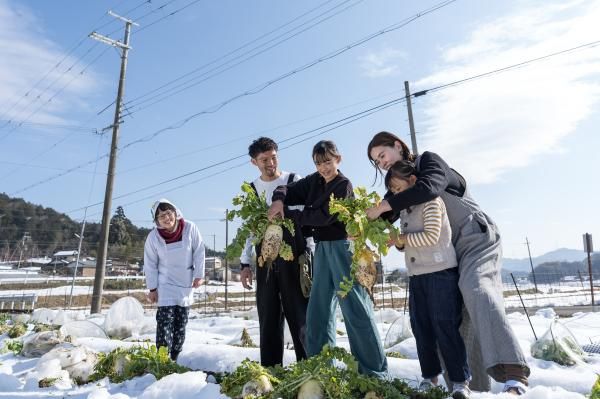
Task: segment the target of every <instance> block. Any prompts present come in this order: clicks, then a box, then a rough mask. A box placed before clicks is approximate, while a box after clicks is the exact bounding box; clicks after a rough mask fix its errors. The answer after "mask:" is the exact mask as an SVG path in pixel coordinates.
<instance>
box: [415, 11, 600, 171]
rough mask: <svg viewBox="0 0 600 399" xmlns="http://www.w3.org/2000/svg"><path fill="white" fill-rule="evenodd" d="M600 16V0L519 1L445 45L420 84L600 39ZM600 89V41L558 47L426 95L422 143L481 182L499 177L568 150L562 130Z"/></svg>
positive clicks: (587, 109)
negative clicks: (587, 46) (434, 68)
mask: <svg viewBox="0 0 600 399" xmlns="http://www.w3.org/2000/svg"><path fill="white" fill-rule="evenodd" d="M559 3H560V4H559ZM598 21H600V1H593V2H582V1H570V2H564V1H562V2H557V3H556V4H549V2H546V1H544V2H535V3H534V2H531V1H527V2H524V1H521V2H518V3H516V6H515V11H514V14H512V15H507V16H504V17H502V18H499V19H497V20H495V21H491V22H488V23H485V24H482V25H480V26H478V27H476V28H475V29H474V30H473V32H472V33H471V35H470V37H469V38H468V39H467V40H466V41H465V42H464V43H461V44H460V45H456V46H453V47H450V48H447V49H445V50H443V53H442V54H441V63H440V65H439V66H438V68H437V69H438V72H436V73H434V74H432V75H431V76H428V77H426V78H424V79H422V80H421V81H419V82H417V84H416V85H415V86H416V88H415V89H413V90H414V91H416V90H420V89H423V88H428V87H432V86H436V85H439V84H444V83H448V82H452V81H455V80H459V79H462V78H465V77H468V76H473V75H477V74H480V73H483V72H487V71H490V70H494V69H497V68H499V67H504V66H509V65H512V64H516V63H519V62H522V61H525V60H529V59H533V58H536V57H539V56H543V55H546V54H550V53H553V52H557V51H561V50H564V49H567V48H571V47H575V46H577V45H581V44H584V43H589V42H592V41H594V40H598V39H599V38H600V36H598V30H597V26H598ZM599 98H600V53H599V52H598V47H595V48H592V49H587V50H580V51H576V52H572V53H569V54H566V55H561V56H557V57H553V58H551V59H549V60H545V61H540V62H537V63H534V64H531V65H530V66H526V67H523V68H519V69H516V70H512V71H510V72H505V73H500V74H496V75H493V76H490V77H486V78H483V79H478V80H474V81H471V82H468V83H466V84H462V85H458V86H456V87H454V88H449V89H446V90H442V91H439V92H435V93H431V94H430V95H428V96H426V97H424V99H425V101H426V102H427V106H426V107H425V108H426V109H427V111H426V123H425V126H426V129H425V131H426V134H425V135H424V136H423V140H421V141H422V142H423V143H420V147H421V148H434V149H435V151H437V152H440V153H442V155H443V156H444V157H446V158H447V159H448V160H449V161H450V162H451V164H452V165H453V166H454V167H456V168H457V169H459V170H461V171H462V172H464V174H465V175H467V176H468V177H469V180H470V181H471V182H473V183H489V182H493V181H495V180H496V179H497V178H498V176H499V175H501V174H502V173H503V172H505V171H507V170H510V169H514V168H520V167H523V166H526V165H528V164H529V163H530V162H532V160H533V159H534V158H535V157H538V156H542V155H544V154H548V153H552V152H556V151H560V145H561V140H563V139H564V138H565V137H566V136H568V135H569V134H571V133H573V132H574V131H575V129H576V127H577V126H578V124H579V123H580V122H582V121H583V120H584V119H585V118H586V117H587V116H588V115H589V114H590V113H591V112H592V110H593V107H594V105H595V104H596V102H597V101H598V99H599ZM466 153H468V156H465V154H466Z"/></svg>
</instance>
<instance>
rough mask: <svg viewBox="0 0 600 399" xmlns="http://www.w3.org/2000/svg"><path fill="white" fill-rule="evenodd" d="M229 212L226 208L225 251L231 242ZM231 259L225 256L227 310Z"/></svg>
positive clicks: (226, 305)
mask: <svg viewBox="0 0 600 399" xmlns="http://www.w3.org/2000/svg"><path fill="white" fill-rule="evenodd" d="M228 214H229V209H225V252H227V244H229V219H228V218H227V215H228ZM228 274H229V261H228V260H227V256H225V311H227V307H228V304H227V301H228V298H229V297H228V295H227V293H228V291H227V281H228V280H229V278H228V277H229V276H228Z"/></svg>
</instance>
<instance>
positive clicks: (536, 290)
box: [525, 237, 538, 295]
mask: <svg viewBox="0 0 600 399" xmlns="http://www.w3.org/2000/svg"><path fill="white" fill-rule="evenodd" d="M525 244H526V245H527V253H528V254H529V265H531V275H532V276H533V286H534V287H535V294H536V295H537V293H538V287H537V281H536V279H535V270H534V269H533V261H532V260H531V251H530V250H529V239H528V238H527V237H525Z"/></svg>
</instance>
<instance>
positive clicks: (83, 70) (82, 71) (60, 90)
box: [0, 47, 109, 141]
mask: <svg viewBox="0 0 600 399" xmlns="http://www.w3.org/2000/svg"><path fill="white" fill-rule="evenodd" d="M108 49H109V47H107V48H105V49H104V50H103V51H101V52H100V54H98V55H97V56H96V58H94V59H93V60H92V61H90V62H89V63H88V64H87V65H86V66H85V67H84V68H83V69H82V70H81V71H80V72H79V73H78V74H76V75H74V76H73V77H72V78H71V80H69V81H68V82H67V83H65V84H64V85H63V86H62V87H61V88H60V89H59V90H58V91H57V92H56V93H54V94H53V95H52V96H51V97H50V98H48V100H46V102H44V103H42V104H40V106H38V107H37V108H36V109H35V110H33V111H32V112H31V113H30V114H29V115H27V117H26V118H25V119H23V120H22V121H19V122H18V123H17V124H16V125H15V126H14V127H13V128H12V129H11V130H9V131H8V132H7V133H6V134H5V135H4V136H1V137H0V141H2V140H3V139H5V138H6V137H8V136H9V135H10V134H11V133H12V132H14V131H15V130H16V129H18V128H19V127H21V126H22V125H23V124H24V123H26V122H28V121H29V120H30V119H31V118H32V117H33V116H34V115H35V114H37V113H38V112H39V111H40V110H41V109H42V108H43V107H44V106H46V105H48V104H49V103H51V102H52V100H54V98H56V97H57V96H58V95H59V94H61V93H62V92H63V91H64V90H65V89H66V88H67V87H68V86H69V85H70V84H71V83H73V81H75V79H77V78H78V77H79V76H82V75H83V74H84V73H85V72H86V71H87V69H88V68H89V67H90V66H92V65H93V64H94V63H96V61H98V60H99V59H100V57H102V56H103V55H104V54H105V53H106V51H108ZM53 84H54V82H52V83H51V84H50V85H49V86H48V87H47V88H49V87H50V86H51V85H53ZM37 98H40V96H38V97H37Z"/></svg>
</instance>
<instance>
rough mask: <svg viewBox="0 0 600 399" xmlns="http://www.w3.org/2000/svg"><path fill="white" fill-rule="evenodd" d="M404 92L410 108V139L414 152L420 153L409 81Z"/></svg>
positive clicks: (405, 83)
mask: <svg viewBox="0 0 600 399" xmlns="http://www.w3.org/2000/svg"><path fill="white" fill-rule="evenodd" d="M404 93H405V96H406V97H405V98H406V109H407V110H408V126H409V127H410V141H411V144H412V153H413V154H415V155H418V154H419V150H418V149H417V134H416V132H415V122H414V121H413V113H412V103H411V101H410V87H409V86H408V81H406V80H405V81H404Z"/></svg>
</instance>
